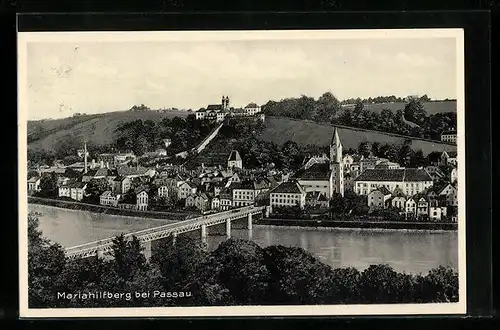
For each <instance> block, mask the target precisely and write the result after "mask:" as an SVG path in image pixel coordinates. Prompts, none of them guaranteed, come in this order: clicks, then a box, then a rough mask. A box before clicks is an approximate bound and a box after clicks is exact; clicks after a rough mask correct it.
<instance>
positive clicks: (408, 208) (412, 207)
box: [405, 196, 417, 215]
mask: <svg viewBox="0 0 500 330" xmlns="http://www.w3.org/2000/svg"><path fill="white" fill-rule="evenodd" d="M416 212H417V201H416V199H415V196H411V197H410V198H408V199H407V200H406V204H405V213H406V214H413V215H415V214H416Z"/></svg>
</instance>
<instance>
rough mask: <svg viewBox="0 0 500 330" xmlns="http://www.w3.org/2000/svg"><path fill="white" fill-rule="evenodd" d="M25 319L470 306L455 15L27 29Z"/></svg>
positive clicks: (23, 61) (459, 309)
mask: <svg viewBox="0 0 500 330" xmlns="http://www.w3.org/2000/svg"><path fill="white" fill-rule="evenodd" d="M18 93H19V94H18V95H19V97H18V128H19V138H18V150H19V157H18V159H19V164H18V166H19V220H18V221H19V251H20V254H19V275H20V292H19V294H20V316H22V317H40V318H42V317H106V316H107V317H116V316H120V317H127V316H134V317H137V316H145V317H155V316H172V317H177V316H180V317H185V316H190V317H196V316H203V317H206V316H214V317H220V316H264V315H266V316H273V315H275V316H303V315H304V316H305V315H325V316H330V315H339V316H340V315H407V314H430V315H432V314H465V313H466V290H465V278H466V264H465V252H466V251H465V221H466V219H465V168H464V166H465V154H464V153H465V145H464V144H465V127H464V113H465V106H464V41H463V30H461V29H399V30H286V31H285V30H268V31H264V30H251V31H156V32H132V31H128V32H113V31H109V32H104V31H100V32H19V33H18Z"/></svg>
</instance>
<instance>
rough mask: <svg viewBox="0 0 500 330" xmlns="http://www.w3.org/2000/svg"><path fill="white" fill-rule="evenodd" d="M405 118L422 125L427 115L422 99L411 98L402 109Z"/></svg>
mask: <svg viewBox="0 0 500 330" xmlns="http://www.w3.org/2000/svg"><path fill="white" fill-rule="evenodd" d="M404 116H405V118H406V120H409V121H411V122H414V123H415V124H418V125H422V124H423V123H424V121H425V119H426V117H427V112H426V111H425V109H424V106H423V104H422V101H420V100H417V99H412V100H410V101H409V102H408V104H406V106H405V109H404Z"/></svg>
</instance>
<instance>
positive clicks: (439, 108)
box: [344, 101, 457, 115]
mask: <svg viewBox="0 0 500 330" xmlns="http://www.w3.org/2000/svg"><path fill="white" fill-rule="evenodd" d="M422 104H423V106H424V109H425V111H427V114H429V115H434V114H436V113H442V112H456V111H457V101H434V102H423V103H422ZM405 105H406V103H404V102H394V103H365V104H364V107H365V109H366V110H370V111H373V112H376V113H380V112H381V111H382V110H383V109H388V110H391V111H393V112H396V111H398V110H404V108H405ZM344 108H345V109H349V108H354V105H350V106H346V107H344Z"/></svg>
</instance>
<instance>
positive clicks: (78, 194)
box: [69, 182, 87, 201]
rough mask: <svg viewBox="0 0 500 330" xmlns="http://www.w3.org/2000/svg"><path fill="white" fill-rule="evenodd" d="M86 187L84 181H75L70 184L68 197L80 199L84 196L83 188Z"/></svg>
mask: <svg viewBox="0 0 500 330" xmlns="http://www.w3.org/2000/svg"><path fill="white" fill-rule="evenodd" d="M86 189H87V183H86V182H75V183H72V184H70V187H69V190H70V198H72V199H74V200H77V201H81V200H82V199H83V197H84V196H85V190H86Z"/></svg>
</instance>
